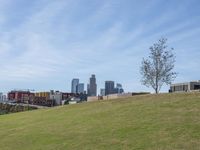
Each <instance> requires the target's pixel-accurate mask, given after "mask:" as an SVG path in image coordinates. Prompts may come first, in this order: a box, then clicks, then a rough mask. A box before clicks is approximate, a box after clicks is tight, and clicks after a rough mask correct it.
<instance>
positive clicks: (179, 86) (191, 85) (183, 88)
mask: <svg viewBox="0 0 200 150" xmlns="http://www.w3.org/2000/svg"><path fill="white" fill-rule="evenodd" d="M196 90H200V80H199V81H191V82H185V83H176V84H171V85H170V90H169V92H190V91H196Z"/></svg>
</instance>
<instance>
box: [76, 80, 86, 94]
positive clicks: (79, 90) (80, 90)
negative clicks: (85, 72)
mask: <svg viewBox="0 0 200 150" xmlns="http://www.w3.org/2000/svg"><path fill="white" fill-rule="evenodd" d="M76 92H77V93H79V94H81V93H82V94H83V93H84V83H79V84H78V85H77V87H76Z"/></svg>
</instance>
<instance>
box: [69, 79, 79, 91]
mask: <svg viewBox="0 0 200 150" xmlns="http://www.w3.org/2000/svg"><path fill="white" fill-rule="evenodd" d="M78 84H79V79H73V80H72V86H71V93H77V86H78Z"/></svg>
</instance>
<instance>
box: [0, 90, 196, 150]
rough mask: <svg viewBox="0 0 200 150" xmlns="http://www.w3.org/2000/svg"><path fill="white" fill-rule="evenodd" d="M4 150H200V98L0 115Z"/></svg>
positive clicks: (149, 98)
mask: <svg viewBox="0 0 200 150" xmlns="http://www.w3.org/2000/svg"><path fill="white" fill-rule="evenodd" d="M0 149H1V150H104V149H105V150H122V149H123V150H126V149H127V150H128V149H131V150H134V149H146V150H199V149H200V93H196V94H195V93H190V94H160V95H145V96H135V97H132V98H126V99H117V100H108V101H99V102H88V103H83V104H77V105H69V106H64V107H63V106H61V107H56V108H51V109H43V110H34V111H29V112H21V113H15V114H9V115H2V116H0Z"/></svg>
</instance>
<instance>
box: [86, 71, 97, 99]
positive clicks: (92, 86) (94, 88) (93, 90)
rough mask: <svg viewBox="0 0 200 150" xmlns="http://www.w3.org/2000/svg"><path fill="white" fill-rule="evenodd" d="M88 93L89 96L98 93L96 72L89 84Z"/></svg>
mask: <svg viewBox="0 0 200 150" xmlns="http://www.w3.org/2000/svg"><path fill="white" fill-rule="evenodd" d="M87 93H88V96H96V95H97V84H96V78H95V75H94V74H93V75H92V76H91V78H90V81H89V84H88V85H87Z"/></svg>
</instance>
